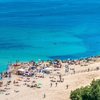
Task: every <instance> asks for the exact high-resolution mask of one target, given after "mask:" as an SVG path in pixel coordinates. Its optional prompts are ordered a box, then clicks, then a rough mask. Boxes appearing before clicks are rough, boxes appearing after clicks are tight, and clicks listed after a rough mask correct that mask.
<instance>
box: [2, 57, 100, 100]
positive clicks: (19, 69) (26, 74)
mask: <svg viewBox="0 0 100 100" xmlns="http://www.w3.org/2000/svg"><path fill="white" fill-rule="evenodd" d="M95 61H96V59H95V58H88V59H84V60H83V59H82V60H66V61H61V60H53V61H47V62H44V61H41V62H38V63H36V62H34V61H31V62H28V63H22V62H21V63H20V62H17V63H16V64H12V65H11V66H10V67H11V68H10V70H9V71H6V72H4V73H0V87H2V86H4V85H5V84H3V79H5V78H6V79H7V85H9V84H10V83H11V82H12V83H13V85H14V86H19V85H20V84H19V82H20V81H22V80H24V84H23V85H24V86H26V87H30V88H41V87H42V85H41V84H42V83H38V82H37V81H36V80H35V81H34V79H40V80H41V79H43V78H45V75H46V76H49V81H50V88H52V87H58V85H59V84H61V83H64V77H63V76H64V75H74V74H77V73H82V72H90V71H97V70H99V69H100V68H99V67H98V66H96V67H95V68H94V69H91V68H89V67H88V68H86V69H85V70H80V71H77V70H76V67H75V66H76V65H80V66H87V65H88V64H89V63H90V62H95ZM71 65H73V66H74V67H70V66H71ZM62 69H64V72H63V73H62V71H61V70H62ZM13 75H16V76H19V77H20V78H18V79H17V80H16V79H14V80H13V81H12V76H13ZM31 78H32V79H33V80H32V81H31ZM29 82H31V84H29ZM69 86H70V85H69V84H67V83H66V85H65V89H69ZM0 92H2V90H0ZM14 92H16V93H17V92H19V91H18V90H14ZM6 94H7V93H6ZM7 95H9V93H8V94H7ZM46 96H47V95H46V93H44V94H43V98H46Z"/></svg>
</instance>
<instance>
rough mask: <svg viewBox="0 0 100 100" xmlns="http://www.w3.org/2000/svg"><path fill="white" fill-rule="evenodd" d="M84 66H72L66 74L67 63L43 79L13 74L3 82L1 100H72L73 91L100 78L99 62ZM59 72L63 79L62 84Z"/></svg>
mask: <svg viewBox="0 0 100 100" xmlns="http://www.w3.org/2000/svg"><path fill="white" fill-rule="evenodd" d="M97 59H98V58H97ZM82 64H83V65H80V64H70V65H69V68H70V70H69V71H68V72H67V73H65V65H66V63H62V67H61V68H54V69H53V70H52V72H51V73H50V74H43V77H34V76H32V77H25V76H21V75H15V74H12V77H11V78H10V79H8V78H3V80H2V81H3V85H2V86H1V87H0V99H1V100H70V92H71V91H73V90H75V89H77V88H80V87H81V86H86V85H89V84H90V83H91V81H92V80H93V79H99V78H100V70H99V68H100V66H99V65H100V61H99V60H97V61H90V62H88V63H86V62H85V63H83V62H82ZM55 69H56V71H55ZM57 69H58V70H57ZM73 69H74V70H75V72H73ZM58 72H59V73H60V74H61V78H62V79H63V80H62V81H61V82H60V81H59V73H58ZM57 73H58V74H57Z"/></svg>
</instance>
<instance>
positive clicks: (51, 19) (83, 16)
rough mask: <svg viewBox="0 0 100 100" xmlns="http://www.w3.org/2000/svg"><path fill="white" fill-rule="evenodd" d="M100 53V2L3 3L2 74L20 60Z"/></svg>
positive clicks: (0, 7) (0, 18) (0, 29)
mask: <svg viewBox="0 0 100 100" xmlns="http://www.w3.org/2000/svg"><path fill="white" fill-rule="evenodd" d="M99 54H100V1H99V0H84V1H82V0H37V1H36V0H30V1H29V0H21V1H18V0H16V1H14V0H12V1H11V0H4V1H2V0H0V71H3V70H5V69H6V68H7V64H8V63H10V62H15V61H16V60H19V61H29V60H35V61H37V60H38V59H42V60H48V59H58V58H59V59H68V58H71V59H77V58H82V57H88V56H95V55H99Z"/></svg>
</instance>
